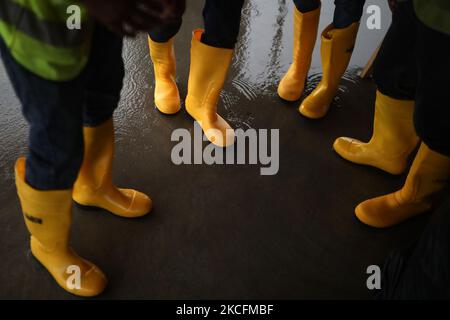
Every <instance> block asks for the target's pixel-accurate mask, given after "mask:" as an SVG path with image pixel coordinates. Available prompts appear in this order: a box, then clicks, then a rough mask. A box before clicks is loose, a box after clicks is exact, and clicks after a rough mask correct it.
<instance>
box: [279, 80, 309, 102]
mask: <svg viewBox="0 0 450 320" xmlns="http://www.w3.org/2000/svg"><path fill="white" fill-rule="evenodd" d="M302 93H303V85H302V84H301V83H298V82H297V81H293V80H292V79H288V78H286V77H284V78H283V79H282V80H281V81H280V84H279V85H278V96H279V97H280V98H281V99H283V100H286V101H291V102H293V101H297V100H298V99H300V97H301V95H302Z"/></svg>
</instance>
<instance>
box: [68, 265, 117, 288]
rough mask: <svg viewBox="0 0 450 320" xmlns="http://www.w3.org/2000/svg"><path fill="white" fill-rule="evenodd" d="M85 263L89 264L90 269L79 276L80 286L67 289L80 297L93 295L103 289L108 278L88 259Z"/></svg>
mask: <svg viewBox="0 0 450 320" xmlns="http://www.w3.org/2000/svg"><path fill="white" fill-rule="evenodd" d="M86 263H87V264H89V265H90V269H89V270H87V271H86V272H85V273H84V274H83V275H82V277H81V288H80V289H70V290H69V291H70V292H71V293H73V294H75V295H78V296H82V297H94V296H97V295H99V294H101V293H102V292H103V291H104V290H105V288H106V285H107V284H108V280H107V278H106V276H105V274H104V273H103V271H102V270H100V268H98V267H97V266H96V265H94V264H93V263H91V262H89V261H86Z"/></svg>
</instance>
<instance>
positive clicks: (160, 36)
mask: <svg viewBox="0 0 450 320" xmlns="http://www.w3.org/2000/svg"><path fill="white" fill-rule="evenodd" d="M182 24H183V20H182V18H180V19H178V20H175V21H173V22H172V23H170V24H166V25H159V26H156V27H155V28H153V29H152V30H151V31H149V33H148V36H149V37H150V39H151V40H152V41H154V42H157V43H165V42H167V41H169V40H170V39H172V38H173V37H175V36H176V35H177V33H178V31H180V28H181V25H182Z"/></svg>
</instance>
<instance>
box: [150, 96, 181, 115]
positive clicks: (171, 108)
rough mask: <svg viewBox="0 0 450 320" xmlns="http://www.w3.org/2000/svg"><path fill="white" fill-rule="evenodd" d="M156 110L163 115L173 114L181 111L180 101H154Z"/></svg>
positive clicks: (175, 99) (173, 99)
mask: <svg viewBox="0 0 450 320" xmlns="http://www.w3.org/2000/svg"><path fill="white" fill-rule="evenodd" d="M155 105H156V108H157V109H158V110H159V111H160V112H161V113H164V114H175V113H177V112H178V111H180V109H181V103H180V99H177V98H172V99H164V100H157V101H156V100H155Z"/></svg>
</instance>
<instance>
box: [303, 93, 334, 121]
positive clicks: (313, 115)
mask: <svg viewBox="0 0 450 320" xmlns="http://www.w3.org/2000/svg"><path fill="white" fill-rule="evenodd" d="M299 112H300V113H301V114H302V115H303V116H305V117H307V118H310V119H320V118H323V117H325V116H326V114H327V112H328V108H326V107H322V106H319V107H318V105H317V104H312V103H311V102H310V100H309V99H308V98H306V99H305V100H304V101H303V103H302V104H301V105H300V107H299Z"/></svg>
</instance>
